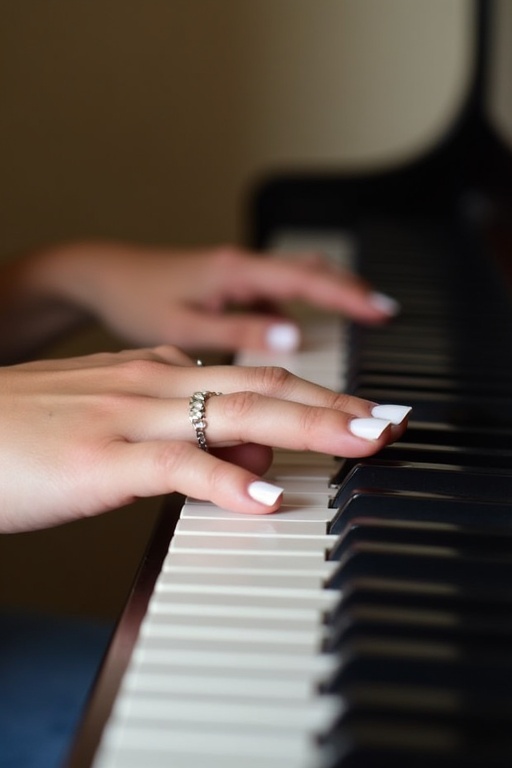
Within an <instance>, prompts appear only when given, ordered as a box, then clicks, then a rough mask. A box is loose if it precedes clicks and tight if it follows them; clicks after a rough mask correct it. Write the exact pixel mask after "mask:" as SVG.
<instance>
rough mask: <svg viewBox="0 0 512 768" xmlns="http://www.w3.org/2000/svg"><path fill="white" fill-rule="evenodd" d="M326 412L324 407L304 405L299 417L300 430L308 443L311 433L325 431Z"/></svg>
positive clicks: (315, 433) (316, 433)
mask: <svg viewBox="0 0 512 768" xmlns="http://www.w3.org/2000/svg"><path fill="white" fill-rule="evenodd" d="M327 414H328V411H327V410H326V409H325V408H317V407H315V406H313V405H306V406H304V409H303V411H302V415H301V419H300V432H301V434H304V435H305V436H306V439H307V440H308V445H309V443H310V440H309V438H310V436H311V435H313V436H315V435H318V434H321V433H323V432H324V431H325V426H326V415H327Z"/></svg>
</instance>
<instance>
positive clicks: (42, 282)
mask: <svg viewBox="0 0 512 768" xmlns="http://www.w3.org/2000/svg"><path fill="white" fill-rule="evenodd" d="M291 256H293V255H291ZM295 256H296V258H287V259H286V258H282V259H268V258H264V257H262V256H260V255H256V254H252V253H249V252H246V251H243V250H241V249H238V248H234V247H224V248H216V249H213V250H206V251H188V252H183V251H170V250H169V249H167V248H149V247H137V246H132V245H125V244H121V243H109V242H96V243H74V244H69V245H61V246H54V247H49V248H43V249H39V250H35V251H32V252H31V253H28V254H25V255H24V256H22V257H21V258H19V259H17V260H14V261H12V262H11V263H10V264H8V265H7V266H6V268H5V269H3V270H0V359H4V360H8V361H10V362H18V361H20V360H22V359H26V358H27V357H30V356H32V355H34V354H35V353H37V351H38V350H39V349H40V347H41V345H42V344H44V343H45V342H47V341H48V340H49V339H52V338H54V337H55V336H57V335H59V334H61V333H62V332H63V331H66V330H69V329H70V328H72V327H73V326H74V325H76V324H78V323H80V322H83V321H85V320H87V319H88V318H91V317H94V318H96V319H99V320H100V321H102V322H103V323H104V324H105V325H106V326H107V327H108V328H110V329H111V330H112V331H114V332H115V333H117V334H118V335H119V336H120V337H121V338H122V339H125V340H127V341H129V343H130V344H132V345H134V346H135V345H136V346H153V345H157V344H162V343H165V344H176V345H178V346H179V347H181V348H183V349H188V350H190V349H194V348H196V349H197V348H198V347H199V348H201V349H208V348H209V349H216V350H225V351H229V352H233V351H235V350H240V349H251V350H262V349H265V348H266V336H267V333H268V331H269V329H270V327H271V326H273V325H275V323H276V322H282V321H283V317H282V312H281V310H279V308H278V306H277V305H278V304H279V302H283V301H288V300H291V299H299V300H302V301H303V302H305V303H307V304H310V305H313V306H316V307H319V308H321V309H326V310H333V311H335V312H340V313H341V314H343V315H346V316H348V317H351V318H353V319H355V320H358V321H361V322H364V323H372V324H373V323H382V322H385V321H386V320H388V319H389V317H390V315H389V314H388V313H386V312H385V311H383V310H382V308H381V307H379V306H377V305H376V303H375V292H374V290H373V288H372V287H371V286H369V285H368V284H367V283H365V282H364V281H363V280H361V279H360V278H359V277H356V276H355V275H354V274H352V273H350V272H348V271H346V270H339V269H335V268H334V267H332V266H331V265H330V264H329V263H328V262H327V261H326V260H325V259H324V258H323V257H322V256H321V255H319V254H306V255H301V257H300V258H297V254H295ZM255 303H257V304H259V305H260V306H261V305H262V304H264V305H265V308H266V310H267V311H266V312H261V311H258V312H254V311H250V307H251V306H252V305H254V304H255ZM241 305H242V306H243V307H244V308H245V311H244V312H240V311H236V312H229V313H227V312H226V311H225V310H226V309H228V308H230V307H233V306H236V307H240V306H241ZM13 327H15V328H16V335H15V338H14V337H13V334H11V333H5V329H7V328H13ZM2 329H4V333H2Z"/></svg>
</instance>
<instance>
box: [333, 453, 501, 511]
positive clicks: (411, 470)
mask: <svg viewBox="0 0 512 768" xmlns="http://www.w3.org/2000/svg"><path fill="white" fill-rule="evenodd" d="M333 482H334V483H335V484H336V485H338V486H339V488H338V491H337V493H336V496H335V497H334V499H333V502H332V505H331V506H332V507H334V508H337V507H341V506H342V505H343V504H344V503H345V502H346V500H348V499H349V498H350V497H351V496H352V495H353V494H354V493H356V492H359V493H361V492H363V491H365V490H367V489H372V488H373V489H377V490H380V491H384V490H400V491H412V492H415V493H427V494H438V495H441V496H449V497H452V498H459V499H468V500H489V501H491V502H492V501H504V502H507V501H509V500H510V499H512V474H511V473H507V471H506V470H501V471H500V470H496V471H494V470H486V469H480V468H479V469H476V468H471V469H467V470H465V471H464V472H462V471H460V469H458V468H457V467H452V466H449V465H444V466H441V465H429V464H416V463H414V462H399V461H397V462H389V461H388V462H382V463H381V462H379V461H378V457H375V458H374V459H373V460H371V459H368V460H360V461H358V462H356V463H352V462H345V463H344V464H343V465H342V467H341V470H340V473H339V475H338V476H337V477H335V478H334V479H333Z"/></svg>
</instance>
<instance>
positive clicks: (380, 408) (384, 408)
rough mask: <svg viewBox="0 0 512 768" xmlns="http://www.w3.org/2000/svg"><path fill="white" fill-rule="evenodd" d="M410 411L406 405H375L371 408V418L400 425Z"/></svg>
mask: <svg viewBox="0 0 512 768" xmlns="http://www.w3.org/2000/svg"><path fill="white" fill-rule="evenodd" d="M411 410H412V408H410V407H409V406H408V405H376V406H375V407H374V408H372V416H375V417H376V418H378V419H387V420H388V421H390V422H391V423H392V424H401V423H402V421H403V420H404V419H405V417H406V416H407V415H408V414H409V413H410V412H411Z"/></svg>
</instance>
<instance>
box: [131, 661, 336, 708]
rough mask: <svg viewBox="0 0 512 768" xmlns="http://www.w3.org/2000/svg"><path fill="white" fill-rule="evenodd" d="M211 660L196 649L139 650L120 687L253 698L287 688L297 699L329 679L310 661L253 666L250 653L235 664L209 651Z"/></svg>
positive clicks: (277, 694)
mask: <svg viewBox="0 0 512 768" xmlns="http://www.w3.org/2000/svg"><path fill="white" fill-rule="evenodd" d="M309 658H311V657H309ZM209 661H210V663H207V662H206V659H201V658H200V657H199V658H198V654H197V653H196V654H194V655H192V656H191V655H190V654H189V656H188V657H187V659H185V660H183V659H182V658H181V657H179V658H178V659H174V658H172V657H169V655H165V653H159V651H158V649H157V650H156V658H153V657H150V658H148V656H147V654H145V655H144V654H142V655H140V654H139V655H136V656H134V657H133V658H132V659H131V660H130V665H129V667H128V671H127V674H126V675H125V677H124V678H123V683H122V689H121V690H122V691H127V690H132V689H135V688H136V689H137V690H140V691H144V692H146V693H148V694H151V695H153V694H155V695H159V696H161V695H163V694H165V693H166V692H167V691H169V692H171V691H174V694H176V693H177V691H178V689H179V690H180V691H181V692H182V693H184V692H185V691H187V696H195V695H197V696H206V695H208V696H212V695H213V692H215V695H216V696H222V697H226V698H233V697H236V696H238V697H240V696H243V698H244V699H251V700H252V699H258V698H259V699H261V698H267V699H270V698H272V699H276V698H277V699H279V698H281V699H282V698H284V697H285V690H287V691H288V693H287V694H286V697H287V698H291V699H293V700H296V699H299V698H300V699H307V698H312V697H313V698H316V697H317V695H318V690H319V686H320V685H322V684H323V683H324V682H325V681H326V679H327V675H326V672H325V669H319V668H317V667H311V668H310V667H308V665H307V664H305V665H304V666H302V667H300V669H299V668H298V667H292V668H290V669H287V668H285V669H283V668H282V667H281V666H278V664H277V663H273V664H266V666H262V665H261V664H259V665H255V666H252V665H251V664H250V661H249V660H248V658H247V654H245V655H243V657H242V655H241V654H240V655H239V661H240V663H239V664H238V665H237V666H236V667H235V666H228V665H226V664H223V663H222V657H220V656H219V654H216V655H213V654H210V656H209ZM219 681H225V683H226V687H225V688H224V687H222V685H220V688H219ZM283 686H288V687H287V688H286V689H285V688H284V687H283ZM270 689H271V691H272V692H271V693H269V690H270Z"/></svg>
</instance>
